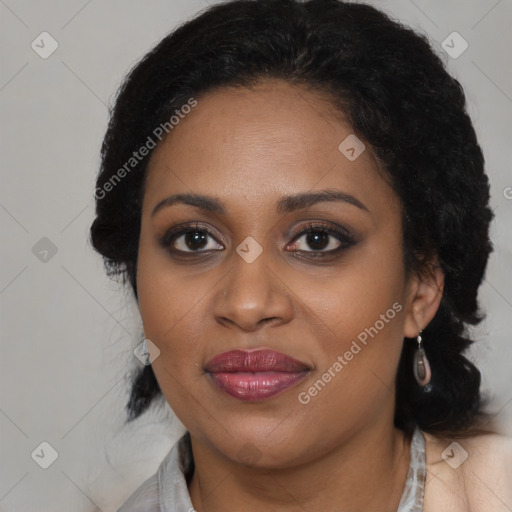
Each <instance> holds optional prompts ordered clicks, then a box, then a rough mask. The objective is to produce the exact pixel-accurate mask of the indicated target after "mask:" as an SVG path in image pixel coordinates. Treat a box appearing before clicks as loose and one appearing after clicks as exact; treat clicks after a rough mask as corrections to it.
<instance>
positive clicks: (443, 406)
mask: <svg viewBox="0 0 512 512" xmlns="http://www.w3.org/2000/svg"><path fill="white" fill-rule="evenodd" d="M267 78H270V79H272V78H275V79H282V80H285V81H287V82H288V83H291V84H298V85H302V86H304V87H307V88H309V89H312V90H315V91H317V92H321V93H325V94H327V95H328V97H329V98H330V100H331V103H332V105H333V111H335V112H340V113H342V115H344V116H345V117H346V118H347V119H348V121H349V122H350V124H351V126H352V129H353V131H354V132H355V133H356V134H357V136H358V137H359V138H361V139H362V140H364V141H365V142H366V143H367V144H369V145H370V147H371V148H372V150H373V152H374V154H375V155H376V156H377V159H378V161H379V163H380V165H381V167H382V169H384V171H385V174H386V176H387V177H388V178H389V180H390V182H391V184H392V186H393V188H394V190H395V192H396V194H397V196H398V197H399V199H400V201H401V205H402V211H403V226H404V228H403V238H404V264H405V267H406V270H407V271H408V272H424V271H425V269H426V268H427V267H428V265H427V263H428V262H432V261H433V260H435V261H437V264H438V265H440V266H441V268H442V270H443V272H444V275H445V287H444V292H443V297H442V300H441V304H440V307H439V309H438V311H437V313H436V315H435V317H434V319H433V320H432V321H431V322H430V324H429V325H428V326H427V327H426V328H425V329H424V331H423V333H422V335H423V340H424V345H425V351H426V353H427V356H428V358H429V360H430V363H431V366H432V368H433V372H432V380H431V385H432V387H431V390H430V391H429V392H426V391H425V390H424V389H423V388H420V387H419V386H418V385H417V384H416V382H415V380H414V378H413V372H412V358H413V351H414V350H415V344H414V343H412V342H409V343H407V342H406V343H404V344H403V349H402V355H401V359H400V363H399V367H398V372H397V380H396V409H395V425H396V426H397V427H398V428H401V429H402V430H404V431H405V432H408V433H410V432H411V431H412V429H413V428H414V426H415V425H417V426H419V427H420V428H421V429H422V430H423V431H425V432H428V433H431V434H433V435H437V436H452V437H463V436H465V435H469V434H468V432H470V431H472V429H473V431H474V430H475V428H476V427H475V425H476V424H477V421H478V420H480V419H481V418H485V414H484V412H483V408H484V405H485V400H483V399H482V396H481V392H480V372H479V371H478V369H477V368H476V367H475V366H474V365H473V364H472V363H471V362H470V361H469V360H468V359H467V358H466V357H464V355H462V354H463V352H464V351H465V350H466V349H467V347H468V346H469V345H470V344H471V343H472V340H471V339H470V337H469V335H468V331H467V327H468V325H469V324H472V325H475V324H477V323H478V322H480V321H481V320H482V318H483V315H482V314H481V313H480V311H479V308H478V303H477V292H478V287H479V285H480V283H481V281H482V279H483V277H484V272H485V268H486V265H487V260H488V257H489V254H490V252H491V251H492V244H491V242H490V240H489V237H488V232H489V224H490V222H491V220H492V218H493V213H492V211H491V209H490V208H489V206H488V202H489V182H488V178H487V176H486V174H485V173H484V158H483V154H482V150H481V148H480V146H479V144H478V142H477V138H476V135H475V130H474V128H473V125H472V123H471V120H470V118H469V115H468V113H467V110H466V100H465V95H464V92H463V89H462V87H461V85H460V83H459V82H458V81H457V80H456V79H455V78H453V77H451V76H450V75H449V74H448V72H447V71H446V69H445V66H444V64H443V62H442V60H441V59H440V58H439V56H437V55H436V54H435V52H434V51H433V50H432V48H431V46H430V44H429V42H428V39H427V38H426V37H425V36H423V35H420V34H418V33H416V32H414V31H413V30H412V29H410V28H408V27H405V26H403V25H402V24H400V23H399V22H397V21H395V20H392V19H391V18H390V17H389V16H388V15H386V14H384V13H383V12H381V11H379V10H377V9H375V8H373V7H371V6H369V5H365V4H356V3H349V2H344V1H339V0H307V1H304V2H300V1H299V0H236V1H229V2H224V3H222V4H217V5H214V6H212V7H209V8H207V9H206V10H205V11H204V12H202V13H200V14H199V15H198V16H196V17H195V18H194V19H192V20H190V21H188V22H187V23H185V24H183V25H181V26H180V27H178V28H177V29H176V30H175V31H173V32H172V33H170V34H169V35H168V36H166V37H165V38H164V39H163V40H162V41H161V42H160V43H159V44H158V45H157V46H156V47H155V48H154V49H152V50H151V51H150V52H149V53H148V54H147V55H145V56H144V58H143V59H142V60H141V61H140V62H139V63H138V64H137V65H136V66H135V67H134V68H133V69H132V70H131V71H130V73H129V74H128V76H127V77H126V79H125V81H124V83H123V85H122V87H121V88H120V91H119V93H118V96H117V98H116V101H115V106H114V108H113V110H112V113H111V118H110V123H109V126H108V130H107V132H106V135H105V138H104V141H103V146H102V151H101V155H102V164H101V169H100V172H99V175H98V177H97V183H96V186H97V188H96V192H95V197H96V218H95V220H94V222H93V224H92V226H91V231H90V235H91V241H92V244H93V246H94V248H95V249H96V250H97V251H98V252H99V253H101V254H102V255H103V258H104V263H105V267H106V271H107V273H108V275H110V276H115V275H119V276H122V279H123V282H124V283H126V281H128V282H129V283H130V285H131V287H132V288H133V292H134V294H135V298H137V287H136V269H137V250H138V241H139V231H140V217H141V204H142V197H143V194H144V177H145V170H146V167H147V163H148V160H149V157H150V155H151V151H149V154H148V155H146V157H145V158H141V159H140V161H137V162H136V165H135V164H134V165H133V169H131V170H130V172H126V173H122V174H123V177H122V179H118V180H117V181H115V183H114V182H113V181H112V180H113V179H114V178H115V176H114V175H116V173H118V172H119V170H120V169H121V168H122V166H123V164H125V163H126V162H127V161H129V160H130V158H132V157H133V155H134V151H135V150H137V149H138V148H139V147H141V146H143V145H144V144H145V143H146V141H148V140H149V139H148V136H150V135H151V134H152V133H153V132H154V130H155V127H157V126H159V125H161V124H162V123H165V122H167V121H168V120H169V118H170V116H171V115H172V114H173V112H175V111H176V110H179V109H180V108H181V107H182V106H183V105H184V104H186V103H187V100H188V99H190V98H191V97H195V98H197V97H198V96H199V95H200V94H204V93H207V92H208V91H211V90H213V89H214V88H219V87H223V86H234V87H251V86H252V85H254V84H256V83H257V82H258V81H260V80H264V79H267ZM171 136H172V134H171ZM132 163H133V162H132ZM125 169H126V166H125ZM118 177H119V174H118ZM109 184H110V186H109ZM107 190H108V193H106V192H105V191H107ZM158 395H161V390H160V389H159V386H158V383H157V381H156V378H155V375H154V373H153V370H152V368H151V366H147V367H144V368H143V369H142V370H137V371H136V373H135V374H134V377H133V383H132V389H131V396H130V399H129V402H128V404H127V413H128V420H131V419H134V418H137V417H138V416H139V415H140V414H142V413H143V412H144V411H145V410H146V409H147V408H148V407H149V405H150V404H151V402H153V400H154V398H156V397H157V396H158ZM476 431H478V428H477V429H476Z"/></svg>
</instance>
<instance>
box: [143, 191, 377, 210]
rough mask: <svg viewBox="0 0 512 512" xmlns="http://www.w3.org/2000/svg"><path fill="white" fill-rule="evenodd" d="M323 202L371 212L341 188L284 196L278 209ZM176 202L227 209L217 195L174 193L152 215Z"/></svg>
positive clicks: (199, 206)
mask: <svg viewBox="0 0 512 512" xmlns="http://www.w3.org/2000/svg"><path fill="white" fill-rule="evenodd" d="M322 202H344V203H348V204H351V205H353V206H356V207H357V208H360V209H361V210H366V211H367V212H369V210H368V208H367V207H366V206H365V205H364V204H363V203H362V202H361V201H359V199H356V198H355V197H354V196H352V195H350V194H347V193H345V192H342V191H341V190H333V189H325V190H319V191H316V192H303V193H300V194H293V195H287V196H284V197H282V198H281V199H279V201H277V203H276V211H277V213H279V214H285V213H291V212H294V211H296V210H303V209H306V208H308V207H310V206H312V205H314V204H316V203H322ZM176 203H182V204H188V205H190V206H195V207H196V208H199V209H201V210H204V211H208V212H213V213H218V214H220V215H226V209H225V208H224V206H223V205H222V202H221V201H220V200H219V199H218V198H216V197H211V196H204V195H201V194H174V195H172V196H169V197H166V198H165V199H162V200H161V201H160V202H159V203H158V204H157V205H156V206H155V207H154V208H153V211H152V213H151V216H152V217H153V216H154V215H156V213H157V212H159V211H160V210H162V209H163V208H166V207H169V206H171V205H173V204H176Z"/></svg>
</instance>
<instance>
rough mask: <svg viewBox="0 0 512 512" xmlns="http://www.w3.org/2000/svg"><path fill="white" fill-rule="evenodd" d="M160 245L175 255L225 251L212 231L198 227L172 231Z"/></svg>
mask: <svg viewBox="0 0 512 512" xmlns="http://www.w3.org/2000/svg"><path fill="white" fill-rule="evenodd" d="M160 245H161V246H162V247H164V248H165V249H167V250H169V251H170V252H174V253H203V252H209V251H218V250H222V249H223V247H222V246H221V245H220V244H218V243H217V241H216V239H215V237H214V236H213V235H212V234H211V233H210V231H208V230H207V229H205V228H201V227H198V226H196V227H193V226H188V227H181V228H180V229H177V230H176V229H171V230H170V231H168V232H167V233H166V234H165V235H164V236H163V237H162V238H161V240H160Z"/></svg>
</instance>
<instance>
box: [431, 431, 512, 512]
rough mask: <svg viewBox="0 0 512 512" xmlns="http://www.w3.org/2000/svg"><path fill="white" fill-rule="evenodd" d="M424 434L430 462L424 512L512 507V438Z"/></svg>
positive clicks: (495, 509)
mask: <svg viewBox="0 0 512 512" xmlns="http://www.w3.org/2000/svg"><path fill="white" fill-rule="evenodd" d="M423 436H424V438H425V451H426V464H427V475H426V482H425V508H424V510H425V512H429V511H430V510H439V509H442V510H450V511H453V512H459V511H460V512H467V511H471V512H480V511H481V512H484V511H485V512H491V511H492V512H494V511H496V512H501V511H503V512H505V511H510V510H512V437H510V436H506V435H500V434H485V435H478V436H474V437H469V438H465V439H439V438H436V437H434V436H432V435H430V434H426V433H423ZM442 507H444V508H442Z"/></svg>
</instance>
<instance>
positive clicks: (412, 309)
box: [404, 258, 444, 338]
mask: <svg viewBox="0 0 512 512" xmlns="http://www.w3.org/2000/svg"><path fill="white" fill-rule="evenodd" d="M443 290H444V273H443V271H442V269H441V266H440V265H439V263H438V261H437V258H436V259H435V261H434V262H432V263H431V264H428V265H427V267H426V268H425V271H424V272H422V273H421V275H411V277H410V278H409V282H408V284H407V302H406V316H405V322H404V337H406V338H415V337H416V336H418V333H419V332H420V331H422V330H423V329H425V327H426V326H427V325H428V324H429V322H430V321H431V320H432V318H434V316H435V314H436V312H437V310H438V308H439V304H440V303H441V298H442V297H443Z"/></svg>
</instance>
